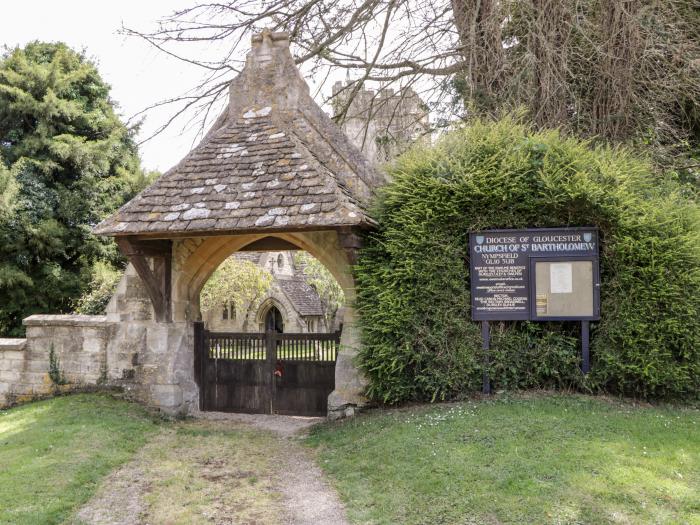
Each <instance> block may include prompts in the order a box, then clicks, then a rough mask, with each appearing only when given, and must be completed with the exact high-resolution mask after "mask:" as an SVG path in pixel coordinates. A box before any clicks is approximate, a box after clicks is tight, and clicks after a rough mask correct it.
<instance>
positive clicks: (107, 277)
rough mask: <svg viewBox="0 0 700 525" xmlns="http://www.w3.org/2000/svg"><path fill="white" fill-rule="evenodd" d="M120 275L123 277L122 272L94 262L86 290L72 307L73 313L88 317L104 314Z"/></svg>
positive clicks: (110, 266)
mask: <svg viewBox="0 0 700 525" xmlns="http://www.w3.org/2000/svg"><path fill="white" fill-rule="evenodd" d="M122 275H124V272H123V271H122V270H118V269H117V268H115V267H113V266H112V265H110V264H108V263H105V262H102V261H98V262H96V263H95V264H94V265H93V267H92V277H91V279H90V284H89V285H88V288H87V290H86V291H85V292H84V293H83V295H81V296H80V297H79V298H78V300H77V301H76V302H75V303H74V305H73V310H74V311H75V313H78V314H89V315H100V314H103V313H105V309H106V308H107V304H108V303H109V300H110V299H111V298H112V295H114V291H115V290H116V289H117V285H118V284H119V281H120V279H121V278H122Z"/></svg>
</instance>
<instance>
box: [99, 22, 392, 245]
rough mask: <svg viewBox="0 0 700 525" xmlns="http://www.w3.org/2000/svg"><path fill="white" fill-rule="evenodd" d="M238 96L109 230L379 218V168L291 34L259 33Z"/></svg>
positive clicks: (281, 226)
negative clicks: (328, 107) (302, 68)
mask: <svg viewBox="0 0 700 525" xmlns="http://www.w3.org/2000/svg"><path fill="white" fill-rule="evenodd" d="M230 89H231V93H230V101H229V105H228V107H227V109H226V111H225V112H224V114H223V115H222V116H221V117H220V118H219V119H218V120H217V122H216V124H215V125H214V127H213V128H212V129H211V130H210V131H209V133H208V134H207V136H206V137H205V138H204V139H203V140H202V142H201V143H200V144H199V145H198V146H197V147H196V148H194V149H193V150H192V151H191V152H190V153H189V154H187V155H186V156H185V158H183V159H182V161H180V163H179V164H178V165H177V166H175V167H174V168H172V169H171V170H169V171H168V172H166V173H165V174H163V175H162V176H161V177H159V178H158V179H157V180H156V181H155V182H154V183H153V184H152V185H151V186H149V187H148V188H146V189H145V190H144V191H143V192H141V193H140V194H139V195H137V196H136V197H135V198H134V199H132V200H131V201H129V202H128V203H127V204H125V205H124V206H123V207H122V208H120V209H119V210H118V211H117V212H116V213H115V214H114V215H112V216H111V217H108V218H107V219H105V220H104V221H103V222H101V223H100V224H98V225H97V226H96V227H95V229H94V231H95V233H97V234H102V235H114V236H117V235H135V234H146V235H153V236H157V237H168V236H174V235H182V234H200V235H201V234H217V233H220V234H224V233H237V232H253V231H292V230H296V231H298V230H309V229H330V228H341V227H352V226H359V227H362V226H371V225H373V224H374V223H373V221H372V219H371V218H370V217H369V216H368V214H367V206H368V204H369V200H370V198H371V196H372V193H373V190H374V189H375V187H376V186H378V185H379V184H380V183H381V179H380V177H379V175H378V174H377V173H376V172H375V171H374V170H373V168H372V167H371V165H370V164H369V163H368V162H367V160H366V159H365V158H364V157H363V156H362V154H361V153H360V152H359V151H358V150H357V149H356V148H355V147H354V146H352V144H350V142H349V140H348V139H347V138H346V137H345V136H344V135H343V134H342V132H341V131H340V130H339V129H338V127H337V126H336V125H335V124H334V123H333V122H331V120H330V119H329V118H328V116H327V115H326V114H325V113H324V112H323V111H322V110H321V109H320V108H319V107H318V105H316V103H315V102H314V101H313V99H312V98H311V96H310V95H309V88H308V86H307V85H306V83H305V82H304V80H303V79H302V78H301V76H300V75H299V72H298V70H297V68H296V66H295V64H294V60H293V58H292V55H291V53H290V51H289V41H288V38H287V35H286V34H285V33H270V32H269V31H266V32H263V33H262V34H260V35H256V36H254V37H253V49H252V51H251V53H250V54H249V55H248V57H247V61H246V67H245V68H244V70H243V71H242V72H241V74H240V75H239V76H238V77H236V78H235V79H234V80H233V82H232V83H231V88H230Z"/></svg>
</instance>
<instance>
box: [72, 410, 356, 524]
mask: <svg viewBox="0 0 700 525" xmlns="http://www.w3.org/2000/svg"><path fill="white" fill-rule="evenodd" d="M197 417H198V422H197V423H196V425H198V426H199V427H201V426H202V425H204V426H205V427H206V428H207V429H209V428H211V429H212V430H213V431H214V432H215V431H216V430H217V429H218V430H226V431H229V432H231V431H235V430H236V429H241V431H242V432H245V431H247V432H256V431H258V430H261V431H264V432H265V434H262V435H263V436H265V435H267V436H268V438H267V442H266V443H265V444H263V443H261V444H260V446H259V447H258V448H257V449H256V448H255V447H256V444H255V443H251V442H250V440H248V441H246V444H247V445H248V446H249V447H250V449H249V450H247V451H246V454H252V455H253V456H257V457H258V458H260V457H264V458H266V462H267V464H273V465H274V468H268V467H264V465H265V464H266V463H265V462H262V463H261V462H260V460H258V463H257V464H258V465H259V468H258V470H259V472H257V471H255V470H252V472H248V473H247V474H248V475H250V477H251V478H252V477H254V478H260V479H261V480H264V481H262V482H263V483H265V487H266V491H265V495H266V497H267V498H268V500H266V501H267V502H266V503H263V502H261V501H255V500H258V496H259V495H260V488H258V489H256V490H257V492H256V493H255V494H252V496H251V494H250V488H249V487H248V486H247V484H236V483H234V484H233V485H232V486H231V485H226V483H228V482H230V478H226V477H223V478H222V480H221V482H219V481H218V478H217V477H215V476H214V477H213V476H208V475H206V472H204V473H202V476H204V477H205V479H207V480H209V482H210V483H211V482H212V480H214V481H213V483H214V484H215V485H217V484H218V485H220V486H218V487H216V486H214V487H211V486H210V487H209V489H208V490H209V491H212V490H214V491H217V492H219V493H221V494H229V495H230V494H231V493H232V491H233V492H234V494H233V497H234V498H235V497H237V496H236V494H235V491H237V490H238V491H239V492H240V493H241V494H240V495H239V499H238V503H237V504H236V505H233V506H231V502H230V501H229V502H225V501H223V502H222V500H221V499H215V501H216V505H212V506H214V507H216V508H215V511H216V512H214V513H213V514H212V515H208V516H206V515H203V513H202V512H201V504H200V502H194V503H193V506H194V505H196V504H200V506H199V507H198V508H197V510H196V512H195V513H194V514H193V515H189V514H188V515H187V519H185V520H184V521H182V520H177V521H171V519H172V518H173V516H170V517H165V516H159V515H158V510H157V509H158V508H159V507H158V505H156V506H155V508H153V503H152V501H153V498H154V497H156V498H157V497H158V496H157V495H158V490H159V489H158V485H159V484H161V483H164V482H167V480H162V479H158V477H155V478H154V477H153V473H154V472H158V471H157V470H156V471H154V466H153V458H154V457H158V456H159V455H161V457H162V454H165V455H166V457H167V454H168V450H169V449H168V447H170V446H172V439H173V434H174V433H175V431H174V430H173V428H170V429H169V430H164V431H163V432H162V433H161V434H159V435H157V436H156V437H154V438H153V439H152V441H151V442H149V444H147V445H146V446H145V447H144V449H143V450H142V451H140V452H139V453H138V454H137V455H136V457H135V458H134V459H133V460H132V461H131V462H129V463H128V464H126V465H124V466H123V467H121V468H120V469H118V470H117V471H115V472H113V473H112V474H110V475H109V476H108V477H107V478H106V479H105V480H104V481H103V482H102V484H101V485H100V488H99V490H98V492H97V494H96V495H95V496H94V497H93V498H92V499H91V500H90V501H89V502H88V503H87V504H86V505H85V506H83V507H82V508H81V509H80V510H79V512H78V513H77V514H76V519H75V520H73V521H72V522H71V523H76V524H77V523H79V524H89V525H141V524H149V525H152V524H157V523H180V522H182V523H217V524H228V523H250V524H253V523H254V524H256V525H265V524H270V525H278V524H280V523H284V524H286V525H321V524H322V525H346V524H347V523H348V521H347V519H346V517H345V509H344V507H343V505H342V503H341V502H340V499H339V498H338V495H337V493H336V492H335V490H334V489H333V488H332V487H331V485H330V484H329V483H328V481H327V480H326V478H325V476H324V474H323V472H322V471H321V469H320V468H319V466H318V465H317V464H316V461H315V459H314V454H313V451H312V450H310V449H308V448H306V447H304V446H303V445H301V444H300V443H299V442H298V441H299V438H300V437H302V436H303V435H304V433H305V432H306V431H307V430H308V428H309V427H311V426H312V425H314V424H317V423H318V422H320V421H322V418H303V417H292V416H268V415H262V414H259V415H258V414H224V413H216V412H206V413H201V414H198V415H197ZM184 424H185V423H174V424H173V425H175V426H177V425H184ZM208 439H210V438H209V437H208V436H207V435H206V434H204V435H201V436H198V437H197V442H196V443H197V444H198V446H199V447H201V449H202V452H201V453H200V454H199V455H197V453H196V451H195V452H193V453H192V458H189V457H183V455H182V454H180V455H179V456H178V461H180V463H181V466H180V467H179V469H178V471H179V470H182V471H184V470H189V471H190V474H191V473H192V472H195V473H197V472H200V470H201V467H200V465H199V464H196V461H198V459H197V458H199V459H201V457H202V454H204V456H206V454H207V451H206V448H207V443H206V442H205V440H208ZM211 439H212V440H213V439H214V438H211ZM217 446H218V447H220V443H218V444H217ZM163 450H165V452H163ZM173 453H174V452H173ZM253 456H243V458H242V459H243V462H245V464H246V465H248V466H247V467H246V468H248V467H251V468H253V464H252V463H253V462H252V459H251V463H250V464H248V462H247V461H245V459H246V457H250V458H252V457H253ZM222 461H224V460H222ZM224 467H225V469H229V470H230V469H231V468H236V467H238V468H239V467H241V459H238V460H234V459H232V458H229V460H228V463H227V464H226V465H224V466H223V467H222V468H224ZM149 473H150V477H149ZM227 479H228V481H227ZM246 491H248V492H246ZM145 494H150V501H151V508H149V505H148V504H147V503H146V501H145V499H144V495H145ZM256 494H257V495H256ZM164 497H165V496H164ZM251 497H252V499H253V500H254V503H251V505H254V504H255V503H257V504H261V503H263V504H264V505H265V506H267V508H264V509H262V510H261V509H247V510H245V512H248V514H245V512H244V514H241V512H242V511H241V509H242V508H245V502H246V501H247V502H249V503H250V501H251ZM246 498H248V499H247V500H246ZM227 503H228V505H229V507H228V508H227ZM270 506H275V507H277V506H279V507H280V508H279V509H275V510H274V512H273V511H272V510H271V509H270ZM234 512H235V513H236V518H233V517H232V516H233V513H234Z"/></svg>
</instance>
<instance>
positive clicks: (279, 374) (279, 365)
mask: <svg viewBox="0 0 700 525" xmlns="http://www.w3.org/2000/svg"><path fill="white" fill-rule="evenodd" d="M283 371H284V368H283V367H282V361H277V365H276V366H275V371H274V372H273V373H272V375H274V376H277V377H282V372H283Z"/></svg>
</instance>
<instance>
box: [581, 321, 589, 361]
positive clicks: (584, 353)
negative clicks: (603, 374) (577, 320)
mask: <svg viewBox="0 0 700 525" xmlns="http://www.w3.org/2000/svg"><path fill="white" fill-rule="evenodd" d="M590 324H591V323H590V321H581V372H583V373H584V374H587V373H588V372H590V371H591V356H590V352H589V351H588V343H589V331H590Z"/></svg>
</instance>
